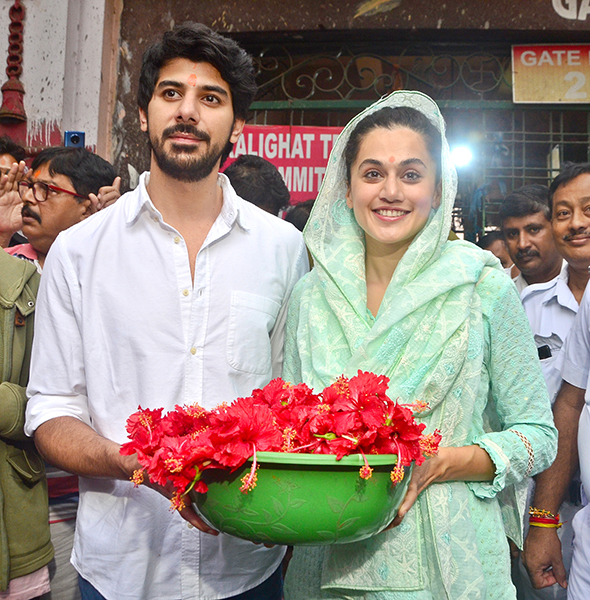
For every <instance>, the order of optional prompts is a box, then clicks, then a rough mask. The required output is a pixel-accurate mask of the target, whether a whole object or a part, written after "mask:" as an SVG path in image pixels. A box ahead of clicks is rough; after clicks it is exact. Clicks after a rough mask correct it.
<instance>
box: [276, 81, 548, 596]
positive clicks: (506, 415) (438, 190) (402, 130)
mask: <svg viewBox="0 0 590 600" xmlns="http://www.w3.org/2000/svg"><path fill="white" fill-rule="evenodd" d="M455 193H456V173H455V170H454V168H453V166H452V164H451V162H450V157H449V150H448V144H447V142H446V139H445V137H444V121H443V119H442V117H441V115H440V112H439V110H438V107H437V106H436V104H435V103H434V102H433V101H432V100H431V99H430V98H428V97H427V96H424V95H423V94H420V93H418V92H394V93H393V94H391V95H390V96H388V97H386V98H384V99H382V100H380V101H379V102H377V103H376V104H374V105H373V106H371V107H370V108H368V109H367V110H366V111H364V112H363V113H362V114H361V115H359V116H358V117H356V118H355V119H353V121H352V122H351V123H350V124H349V125H348V126H347V127H346V129H345V130H344V131H343V132H342V134H341V136H340V137H339V139H338V141H337V142H336V144H335V146H334V150H333V151H332V155H331V158H330V162H329V165H328V169H327V172H326V177H325V180H324V184H323V186H322V189H321V191H320V194H319V197H318V199H317V201H316V205H315V207H314V210H313V212H312V215H311V217H310V220H309V223H308V224H307V227H306V230H305V238H306V242H307V244H308V248H309V250H310V252H311V255H312V256H313V259H314V262H315V268H314V269H313V271H312V272H311V273H309V274H308V275H307V276H306V277H305V278H304V279H303V280H302V281H301V282H300V283H299V284H298V287H297V288H296V290H295V292H294V294H293V297H292V300H291V307H290V312H289V317H288V322H287V338H286V346H285V367H284V376H285V378H286V379H287V380H289V381H291V382H293V383H296V382H300V381H303V382H305V383H307V384H309V385H310V386H313V387H314V388H317V389H321V388H322V387H324V386H326V385H328V384H330V383H331V382H332V381H333V380H334V379H335V378H336V377H337V376H338V375H340V374H342V373H344V374H346V375H348V376H350V375H354V374H356V372H357V371H358V369H362V370H368V371H373V372H375V373H379V374H385V375H387V376H388V377H389V378H390V380H391V382H390V390H389V392H390V396H391V397H392V398H398V397H399V398H400V400H401V401H402V402H404V403H411V402H413V401H414V400H417V399H419V400H424V401H426V402H428V404H429V407H430V408H429V409H428V410H427V411H426V412H425V413H422V414H420V415H419V419H420V420H421V421H422V422H424V423H425V424H426V426H427V431H433V430H434V429H435V428H438V429H440V430H441V432H442V446H443V448H441V450H440V452H439V455H438V456H436V457H434V458H432V459H430V460H428V461H426V462H425V464H424V465H423V466H421V467H419V468H416V469H415V471H414V475H413V477H412V482H411V485H410V489H409V491H408V495H407V496H406V500H405V501H404V504H403V505H402V507H401V508H400V515H399V516H398V518H397V519H396V522H394V524H395V525H397V526H396V527H394V528H392V529H390V530H388V531H385V532H382V533H380V534H378V535H376V536H374V537H372V538H370V539H368V540H365V541H363V542H358V543H354V544H343V545H334V546H328V547H296V548H295V551H294V554H293V559H292V561H291V563H290V565H289V568H288V571H287V577H286V582H285V598H286V600H316V599H317V600H319V599H326V598H329V599H333V598H352V599H356V600H359V599H364V600H402V599H403V600H440V599H459V598H462V599H466V600H474V599H477V598H482V599H483V598H485V599H496V598H497V599H500V598H501V599H507V598H512V599H514V598H515V597H516V593H515V590H514V587H513V586H512V583H511V581H510V559H509V552H508V543H507V540H506V536H507V535H508V536H509V537H511V538H512V539H513V540H514V541H515V542H516V544H517V545H519V546H520V545H521V544H522V525H521V515H522V514H524V499H525V494H526V481H524V480H525V478H526V477H528V476H530V475H534V474H535V473H538V472H540V471H542V470H544V469H546V468H547V467H548V466H549V465H550V464H551V462H552V461H553V459H554V457H555V452H556V440H557V436H556V430H555V428H554V426H553V420H552V416H551V411H550V407H549V401H548V398H547V391H546V386H545V383H544V380H543V376H542V374H541V370H540V368H539V365H538V358H537V352H536V348H535V345H534V343H533V340H532V336H531V333H530V329H529V325H528V322H527V319H526V316H525V314H524V312H523V310H522V307H521V305H520V301H519V298H518V295H517V292H516V288H515V287H514V284H513V283H512V281H511V280H510V279H509V278H508V277H507V276H506V275H505V274H504V273H503V272H502V270H501V268H500V263H499V262H498V261H497V259H495V258H494V257H493V256H492V255H491V254H490V253H488V252H484V251H482V250H480V249H479V248H477V247H475V246H474V245H472V244H469V243H466V242H462V241H452V242H449V241H447V240H448V235H449V231H450V225H451V210H452V207H453V202H454V199H455ZM523 481H524V483H523ZM400 521H401V522H400Z"/></svg>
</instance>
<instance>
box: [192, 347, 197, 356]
mask: <svg viewBox="0 0 590 600" xmlns="http://www.w3.org/2000/svg"><path fill="white" fill-rule="evenodd" d="M196 353H197V349H196V348H191V354H192V355H193V356H194V355H195V354H196Z"/></svg>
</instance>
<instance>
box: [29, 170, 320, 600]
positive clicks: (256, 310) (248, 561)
mask: <svg viewBox="0 0 590 600" xmlns="http://www.w3.org/2000/svg"><path fill="white" fill-rule="evenodd" d="M147 177H149V174H144V175H142V178H141V181H140V185H139V187H138V188H137V189H136V190H134V191H133V192H130V193H128V194H125V195H124V196H123V197H121V198H120V199H119V200H118V201H117V202H116V203H115V204H114V205H113V206H112V207H110V208H108V209H107V210H105V211H102V212H100V213H98V214H96V215H95V216H93V217H92V218H90V219H87V220H85V221H83V222H82V223H80V224H78V225H76V226H74V227H72V228H71V229H69V230H67V231H65V232H63V233H62V234H60V235H59V237H58V238H57V240H56V241H55V243H54V244H53V246H52V248H51V251H50V253H49V256H48V259H47V261H46V263H45V269H44V273H43V277H42V283H41V290H40V292H39V298H38V305H37V311H36V313H37V319H36V325H35V342H34V347H33V359H32V369H31V379H30V385H29V389H28V391H29V394H30V396H31V399H30V401H29V403H28V407H27V425H26V430H27V433H28V434H29V435H32V434H33V432H34V431H35V429H36V428H37V427H38V426H39V425H41V424H42V423H43V422H45V421H48V420H50V419H53V418H55V417H63V416H70V417H76V418H78V419H81V420H82V421H83V422H85V423H87V424H88V425H90V426H91V427H93V428H94V429H95V430H96V431H97V432H98V433H99V434H101V435H102V436H104V437H106V438H108V439H110V440H114V441H115V442H118V443H122V442H125V441H127V434H126V431H125V422H126V420H127V418H128V416H129V415H130V414H131V413H133V412H135V411H136V410H137V408H138V406H139V405H141V406H142V407H143V408H158V407H164V408H165V410H170V409H172V408H174V406H175V405H176V404H185V403H195V402H198V403H199V404H201V405H202V406H204V407H206V408H212V407H214V406H216V405H217V404H219V403H220V402H231V401H232V400H234V399H235V398H237V397H239V396H247V395H249V394H250V393H251V391H252V390H253V389H254V388H257V387H262V386H263V385H265V384H266V383H267V382H268V381H269V380H270V379H271V378H273V377H278V376H280V374H281V363H282V352H283V330H284V323H285V318H286V311H287V303H288V299H289V295H290V294H291V290H292V289H293V286H294V285H295V283H296V282H297V281H298V279H299V278H300V277H301V276H302V275H303V274H304V273H305V272H306V270H307V269H308V261H307V252H306V249H305V245H304V243H303V238H302V236H301V234H300V232H299V231H297V230H296V229H295V228H294V227H293V226H292V225H290V224H289V223H286V222H284V221H282V220H280V219H278V218H277V217H274V216H272V215H269V214H267V213H265V212H264V211H262V210H260V209H259V208H257V207H255V206H254V205H252V204H250V203H248V202H246V201H244V200H242V199H241V198H239V197H238V196H237V195H236V194H235V192H234V190H233V189H232V187H231V186H230V184H229V180H228V179H227V178H226V177H225V176H224V175H220V176H219V185H220V186H221V187H222V190H223V206H222V209H221V213H220V215H219V216H218V218H217V220H216V221H215V223H214V224H213V227H212V228H211V230H210V232H209V234H208V236H207V238H206V240H205V242H204V243H203V246H202V248H201V249H200V251H199V253H198V255H197V258H196V265H195V272H194V282H193V281H192V280H191V270H190V265H189V261H188V252H187V247H186V244H185V242H184V239H183V238H182V236H181V235H180V234H179V233H178V232H177V231H176V230H175V229H174V228H173V227H170V226H169V225H167V224H166V223H165V222H164V220H163V219H162V215H161V214H160V213H159V212H158V211H157V210H156V208H155V207H154V205H153V204H152V202H151V200H150V198H149V196H148V193H147V190H146V183H147ZM195 201H198V199H195ZM283 554H284V548H282V547H275V548H270V549H269V548H265V547H264V546H261V545H255V544H252V543H250V542H246V541H243V540H239V539H237V538H234V537H231V536H227V535H223V534H222V535H220V536H219V537H213V536H210V535H207V534H202V533H200V532H199V531H198V530H197V529H193V528H189V526H188V525H187V523H186V522H185V521H184V520H183V519H182V518H181V517H180V516H179V515H178V514H177V513H175V512H172V511H171V510H170V504H169V501H168V500H166V499H165V498H164V497H163V496H161V495H160V494H158V493H156V492H154V491H153V490H151V489H149V488H147V487H143V486H140V487H138V488H134V487H133V484H132V483H130V482H127V481H115V480H108V479H104V480H101V479H87V478H81V479H80V508H79V512H78V520H77V528H76V537H75V543H74V551H73V555H72V562H73V563H74V566H75V567H76V569H77V570H78V572H79V573H80V574H81V575H82V576H83V577H84V578H86V579H87V580H89V581H90V582H91V583H92V584H93V585H94V586H95V587H96V588H97V589H98V590H99V591H100V592H101V593H102V594H103V595H104V596H105V597H107V598H109V599H112V600H115V599H116V600H151V599H153V600H162V599H164V598H165V599H166V600H172V599H180V598H182V599H189V598H190V599H193V598H194V599H196V598H199V599H205V598H206V599H217V598H225V597H228V596H233V595H236V594H239V593H241V592H243V591H246V590H248V589H251V588H253V587H255V586H257V585H258V584H260V583H261V582H263V581H264V580H265V579H266V578H268V577H269V576H270V575H271V574H272V573H273V572H274V570H275V569H276V568H277V567H278V565H279V563H280V561H281V559H282V557H283Z"/></svg>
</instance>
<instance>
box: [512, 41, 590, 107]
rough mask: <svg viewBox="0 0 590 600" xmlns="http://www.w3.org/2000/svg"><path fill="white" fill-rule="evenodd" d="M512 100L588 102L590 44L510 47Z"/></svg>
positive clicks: (589, 91) (536, 102)
mask: <svg viewBox="0 0 590 600" xmlns="http://www.w3.org/2000/svg"><path fill="white" fill-rule="evenodd" d="M512 99H513V101H514V102H523V103H534V104H556V103H568V104H572V103H588V102H590V44H562V45H529V46H512Z"/></svg>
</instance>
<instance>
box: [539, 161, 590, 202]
mask: <svg viewBox="0 0 590 600" xmlns="http://www.w3.org/2000/svg"><path fill="white" fill-rule="evenodd" d="M586 174H590V163H587V162H586V163H574V162H564V163H563V165H562V167H561V170H560V171H559V175H558V176H557V177H556V178H555V179H554V180H553V181H552V182H551V185H550V186H549V209H550V210H551V211H553V194H555V192H556V191H557V188H558V187H560V186H562V185H567V184H568V183H569V182H570V181H573V180H574V179H576V177H579V176H580V175H586Z"/></svg>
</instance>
